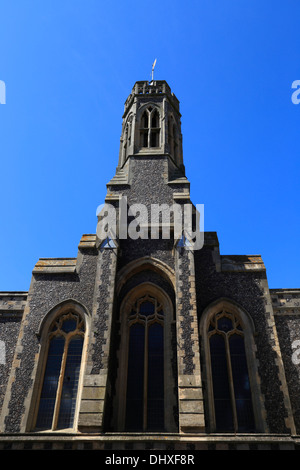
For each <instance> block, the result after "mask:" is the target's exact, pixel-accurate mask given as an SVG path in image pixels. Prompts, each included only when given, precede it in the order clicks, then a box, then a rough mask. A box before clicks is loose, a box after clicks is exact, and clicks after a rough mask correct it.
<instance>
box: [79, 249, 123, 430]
mask: <svg viewBox="0 0 300 470" xmlns="http://www.w3.org/2000/svg"><path fill="white" fill-rule="evenodd" d="M117 251H118V249H117V248H107V249H103V250H101V249H100V250H99V255H98V265H97V274H96V282H95V293H94V302H93V319H92V328H91V337H90V345H89V350H88V359H87V364H86V369H85V375H84V379H83V389H82V395H81V403H80V410H79V419H78V429H79V430H81V431H86V432H101V431H102V430H103V424H104V412H105V400H106V397H107V394H108V393H109V391H110V383H109V379H108V360H109V350H110V342H111V327H112V316H113V308H114V293H115V277H116V267H117Z"/></svg>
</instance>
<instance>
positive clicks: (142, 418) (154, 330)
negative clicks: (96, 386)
mask: <svg viewBox="0 0 300 470" xmlns="http://www.w3.org/2000/svg"><path fill="white" fill-rule="evenodd" d="M128 328H129V346H128V372H127V390H126V418H125V429H126V430H127V431H157V430H163V429H164V313H163V309H162V305H160V304H159V303H158V301H157V299H156V298H153V297H151V296H148V295H146V296H144V297H143V298H141V299H139V300H138V301H137V302H136V303H135V305H134V307H133V309H132V311H131V313H130V315H129V317H128Z"/></svg>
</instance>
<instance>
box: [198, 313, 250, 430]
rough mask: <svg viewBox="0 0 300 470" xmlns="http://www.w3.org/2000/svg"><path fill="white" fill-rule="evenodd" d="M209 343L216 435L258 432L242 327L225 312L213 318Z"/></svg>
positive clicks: (230, 314)
mask: <svg viewBox="0 0 300 470" xmlns="http://www.w3.org/2000/svg"><path fill="white" fill-rule="evenodd" d="M206 334H207V336H208V340H209V356H210V371H211V381H212V384H211V385H212V391H213V413H214V422H215V430H216V431H217V432H251V431H254V430H255V421H254V413H253V406H252V393H251V386H250V377H249V371H248V363H247V355H246V349H245V338H244V330H243V326H242V324H241V322H240V319H239V317H238V316H236V315H234V314H233V313H230V312H227V311H225V310H222V311H220V312H218V313H216V314H214V315H213V316H212V317H211V318H210V322H209V324H208V327H207V332H206Z"/></svg>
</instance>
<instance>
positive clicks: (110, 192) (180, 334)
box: [96, 81, 204, 432]
mask: <svg viewBox="0 0 300 470" xmlns="http://www.w3.org/2000/svg"><path fill="white" fill-rule="evenodd" d="M189 188H190V183H189V181H188V179H187V178H186V176H185V170H184V164H183V155H182V134H181V115H180V111H179V101H178V99H177V98H176V96H175V95H174V93H172V92H171V89H170V87H169V86H168V84H167V83H166V82H165V81H153V82H150V83H148V82H146V81H140V82H136V84H135V85H134V87H133V89H132V92H131V94H130V95H129V97H128V98H127V100H126V102H125V108H124V114H123V123H122V133H121V139H120V152H119V162H118V166H117V169H116V174H115V176H114V177H113V179H112V180H111V181H110V182H109V183H108V185H107V196H106V200H105V202H106V204H110V205H112V206H113V207H115V209H116V212H117V214H118V219H117V224H116V234H115V237H114V236H113V234H112V236H111V237H109V238H111V239H112V242H113V243H114V246H115V251H116V252H118V255H117V262H116V264H115V272H114V275H115V279H116V286H115V294H116V296H115V306H114V307H115V310H114V315H115V317H114V318H115V320H114V321H113V322H112V324H113V328H112V333H111V341H112V342H113V341H114V339H115V340H116V338H119V342H116V343H114V344H115V345H114V347H113V348H112V349H111V353H110V359H111V364H114V365H111V366H110V367H108V370H109V372H111V376H110V375H109V377H108V379H109V383H110V386H111V396H110V398H109V401H110V406H111V409H110V413H111V414H110V416H109V417H108V422H107V424H108V425H109V426H112V429H114V430H119V431H126V430H132V431H144V432H145V431H162V430H165V431H168V432H176V431H178V429H181V431H185V432H186V431H188V430H193V431H195V430H197V431H198V432H203V430H204V415H203V403H202V389H201V387H202V385H201V373H200V362H199V344H198V340H197V331H198V322H197V311H196V297H195V281H194V258H193V252H192V251H191V250H187V251H185V250H183V251H182V250H179V249H178V248H179V247H178V246H177V245H178V244H179V242H182V239H181V236H182V232H180V231H179V232H178V231H177V232H178V233H177V232H176V230H175V223H174V217H175V216H174V214H173V208H174V206H176V208H178V209H179V211H180V216H181V217H182V214H183V206H184V205H187V204H190V193H189ZM124 201H125V202H124ZM141 206H142V207H141ZM190 206H191V208H192V212H191V215H192V217H193V215H195V210H194V207H193V206H192V205H191V204H190ZM141 209H142V210H143V209H145V210H146V215H145V214H143V215H144V217H143V218H142V220H141V217H142V216H141V213H140V212H141ZM155 211H156V212H155ZM154 212H155V215H156V218H155V216H154ZM124 213H125V217H124ZM137 214H138V215H139V217H138V220H139V231H137V232H136V233H134V234H132V233H131V234H130V233H129V232H128V231H126V230H125V236H124V232H123V233H122V227H121V224H122V223H123V228H124V226H125V229H129V228H130V224H131V223H132V222H131V221H132V217H133V216H136V215H137ZM166 215H168V216H170V217H169V219H167V218H165V216H166ZM99 223H103V219H102V217H101V215H100V217H99ZM133 223H134V221H133ZM135 223H136V222H135ZM134 226H135V225H134ZM97 236H98V231H97ZM96 243H97V245H98V246H99V247H100V248H101V246H103V247H104V246H106V245H105V244H106V243H107V240H104V241H103V240H102V239H101V237H100V239H99V238H98V239H97V241H96ZM103 243H104V244H103ZM100 251H101V250H100ZM116 341H117V340H116ZM112 344H113V343H112ZM156 347H157V348H158V349H157V350H156V349H155V348H156ZM138 348H142V349H141V350H140V349H138ZM114 357H115V359H113V358H114ZM136 361H141V363H139V362H136ZM187 397H188V398H187ZM192 408H193V412H192V413H191V412H190V410H191V409H192ZM107 416H108V415H106V417H107ZM135 420H136V421H135Z"/></svg>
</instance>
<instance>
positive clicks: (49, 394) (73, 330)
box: [35, 312, 85, 431]
mask: <svg viewBox="0 0 300 470" xmlns="http://www.w3.org/2000/svg"><path fill="white" fill-rule="evenodd" d="M84 332H85V326H84V322H83V320H82V318H81V316H80V315H78V314H77V313H73V312H69V313H64V314H63V315H60V316H59V317H57V318H56V319H55V320H54V321H53V322H52V324H51V326H50V328H49V333H48V338H47V341H48V354H47V361H46V364H45V370H44V377H43V385H42V389H41V394H40V399H39V408H38V414H37V420H36V426H35V427H36V429H37V430H52V431H54V430H58V429H66V428H73V425H74V417H75V409H76V401H77V392H78V380H79V374H80V368H81V357H82V348H83V341H84Z"/></svg>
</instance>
